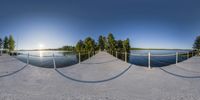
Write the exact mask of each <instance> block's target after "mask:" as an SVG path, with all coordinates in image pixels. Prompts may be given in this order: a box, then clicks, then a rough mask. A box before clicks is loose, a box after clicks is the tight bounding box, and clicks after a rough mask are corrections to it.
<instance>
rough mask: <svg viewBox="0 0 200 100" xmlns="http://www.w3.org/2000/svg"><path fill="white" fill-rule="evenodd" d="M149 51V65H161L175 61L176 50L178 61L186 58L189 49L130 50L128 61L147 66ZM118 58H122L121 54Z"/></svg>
mask: <svg viewBox="0 0 200 100" xmlns="http://www.w3.org/2000/svg"><path fill="white" fill-rule="evenodd" d="M149 52H150V53H151V57H150V58H151V60H150V61H151V66H152V67H162V66H167V65H170V64H175V63H176V52H179V54H178V62H181V61H184V60H186V59H187V57H188V56H187V52H189V50H132V51H131V52H130V54H128V62H129V63H131V64H135V65H139V66H148V53H149ZM191 56H192V54H191V53H189V57H191ZM120 59H122V60H124V56H123V54H122V55H121V57H120Z"/></svg>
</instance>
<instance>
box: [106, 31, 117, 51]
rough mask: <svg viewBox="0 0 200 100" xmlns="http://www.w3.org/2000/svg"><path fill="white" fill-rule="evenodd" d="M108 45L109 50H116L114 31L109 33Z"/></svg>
mask: <svg viewBox="0 0 200 100" xmlns="http://www.w3.org/2000/svg"><path fill="white" fill-rule="evenodd" d="M108 45H109V50H110V51H111V52H113V51H114V50H115V46H116V42H115V38H114V36H113V34H112V33H109V34H108Z"/></svg>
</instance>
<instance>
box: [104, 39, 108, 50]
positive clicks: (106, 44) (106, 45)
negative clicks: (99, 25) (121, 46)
mask: <svg viewBox="0 0 200 100" xmlns="http://www.w3.org/2000/svg"><path fill="white" fill-rule="evenodd" d="M103 43H104V48H105V49H106V50H108V41H107V38H106V37H105V36H104V37H103Z"/></svg>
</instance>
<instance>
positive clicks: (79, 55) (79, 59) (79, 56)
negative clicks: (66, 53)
mask: <svg viewBox="0 0 200 100" xmlns="http://www.w3.org/2000/svg"><path fill="white" fill-rule="evenodd" d="M78 61H79V64H80V63H81V53H80V52H79V53H78Z"/></svg>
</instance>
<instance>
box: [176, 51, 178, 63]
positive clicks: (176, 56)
mask: <svg viewBox="0 0 200 100" xmlns="http://www.w3.org/2000/svg"><path fill="white" fill-rule="evenodd" d="M177 63H178V52H176V64H177Z"/></svg>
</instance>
